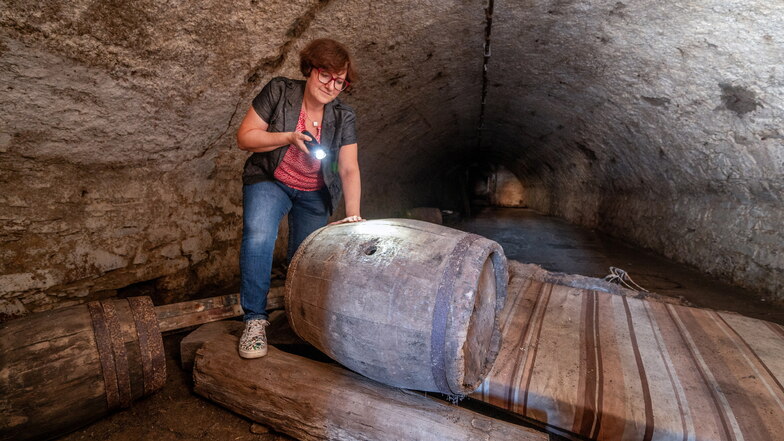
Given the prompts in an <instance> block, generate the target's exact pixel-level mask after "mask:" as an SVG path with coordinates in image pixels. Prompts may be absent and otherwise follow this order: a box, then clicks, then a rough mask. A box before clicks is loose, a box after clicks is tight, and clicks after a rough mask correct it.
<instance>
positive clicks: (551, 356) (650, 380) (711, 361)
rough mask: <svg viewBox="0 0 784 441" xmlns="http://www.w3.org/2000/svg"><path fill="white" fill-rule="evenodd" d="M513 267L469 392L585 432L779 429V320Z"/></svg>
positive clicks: (614, 435) (689, 436)
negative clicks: (491, 349) (497, 331)
mask: <svg viewBox="0 0 784 441" xmlns="http://www.w3.org/2000/svg"><path fill="white" fill-rule="evenodd" d="M510 272H511V276H512V277H511V280H510V284H509V291H508V297H507V305H506V307H505V310H504V314H503V315H502V324H501V325H502V333H503V337H504V341H503V346H502V348H501V352H500V353H499V356H498V358H497V360H496V363H495V365H494V367H493V370H492V371H491V373H490V375H489V376H488V377H487V379H486V380H485V382H484V383H483V384H482V386H481V387H480V388H479V389H477V391H476V392H475V393H474V394H473V395H472V397H474V398H477V399H480V400H482V401H485V402H488V403H490V404H492V405H494V406H498V407H501V408H504V409H508V410H510V411H512V412H515V413H518V414H520V415H523V416H525V417H528V418H532V419H535V420H538V421H540V422H542V423H545V424H546V425H548V426H551V427H554V428H559V429H562V430H565V431H569V432H572V433H575V434H578V435H582V436H584V437H587V438H591V439H599V440H684V441H686V440H728V441H729V440H735V441H740V440H747V441H752V440H759V441H763V440H764V441H769V440H779V439H781V440H784V388H783V387H782V383H784V328H782V327H781V326H779V325H777V324H773V323H769V322H765V321H762V320H757V319H752V318H748V317H744V316H741V315H738V314H734V313H726V312H716V311H711V310H706V309H697V308H691V307H687V306H681V305H677V304H672V303H665V302H659V301H655V300H647V299H640V298H634V297H633V296H627V295H621V294H618V293H607V292H601V291H596V290H589V289H584V288H575V287H570V286H565V285H560V284H554V283H548V282H547V281H546V280H547V278H545V277H541V273H542V271H541V270H540V271H539V272H532V271H530V266H524V265H520V264H516V263H514V264H512V265H510Z"/></svg>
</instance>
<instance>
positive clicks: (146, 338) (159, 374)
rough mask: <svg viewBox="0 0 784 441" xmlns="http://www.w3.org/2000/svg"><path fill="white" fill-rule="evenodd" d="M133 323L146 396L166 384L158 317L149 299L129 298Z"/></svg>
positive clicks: (164, 359)
mask: <svg viewBox="0 0 784 441" xmlns="http://www.w3.org/2000/svg"><path fill="white" fill-rule="evenodd" d="M128 303H129V304H130V305H131V314H132V315H133V322H134V324H135V325H136V335H137V337H138V342H139V353H140V354H141V359H142V373H143V374H144V394H145V395H148V394H151V393H153V392H155V391H156V390H158V389H160V388H162V387H163V385H164V383H166V358H165V357H164V352H163V339H162V338H161V332H160V330H159V329H158V317H157V315H156V314H155V307H154V306H153V304H152V300H150V298H149V297H129V298H128Z"/></svg>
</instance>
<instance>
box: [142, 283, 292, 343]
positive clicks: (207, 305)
mask: <svg viewBox="0 0 784 441" xmlns="http://www.w3.org/2000/svg"><path fill="white" fill-rule="evenodd" d="M283 295H284V290H283V286H278V287H272V288H270V291H269V294H268V295H267V311H276V310H279V309H283V308H284V301H283ZM155 314H156V315H157V316H158V327H159V328H160V330H161V332H166V331H172V330H175V329H181V328H187V327H189V326H196V325H201V324H204V323H209V322H214V321H217V320H224V319H227V318H232V317H237V316H240V315H242V314H243V312H242V307H241V306H240V295H239V294H238V293H237V294H228V295H225V296H217V297H210V298H207V299H199V300H192V301H189V302H180V303H173V304H170V305H161V306H156V307H155Z"/></svg>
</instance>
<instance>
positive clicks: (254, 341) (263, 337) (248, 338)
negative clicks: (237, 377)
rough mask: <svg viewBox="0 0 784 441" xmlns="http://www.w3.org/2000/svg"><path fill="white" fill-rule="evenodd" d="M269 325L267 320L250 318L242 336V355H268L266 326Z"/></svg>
mask: <svg viewBox="0 0 784 441" xmlns="http://www.w3.org/2000/svg"><path fill="white" fill-rule="evenodd" d="M267 325H269V322H268V321H266V320H260V319H257V320H248V321H247V322H245V331H244V332H243V333H242V337H240V357H242V358H259V357H263V356H265V355H267V334H266V333H265V332H264V328H266V327H267Z"/></svg>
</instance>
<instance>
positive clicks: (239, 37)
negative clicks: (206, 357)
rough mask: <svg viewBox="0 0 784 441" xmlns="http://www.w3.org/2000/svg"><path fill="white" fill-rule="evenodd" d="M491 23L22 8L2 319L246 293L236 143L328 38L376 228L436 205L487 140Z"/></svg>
mask: <svg viewBox="0 0 784 441" xmlns="http://www.w3.org/2000/svg"><path fill="white" fill-rule="evenodd" d="M484 8H485V5H484V4H483V3H482V2H481V1H474V0H471V1H459V2H458V1H442V0H439V1H427V2H416V3H411V2H402V1H374V2H365V1H359V0H356V1H354V0H345V1H344V0H332V1H329V0H321V1H313V0H298V1H281V0H277V1H276V0H273V1H264V2H260V1H258V0H247V1H244V2H231V3H226V2H220V1H214V0H206V1H198V2H190V1H173V2H158V1H154V0H143V1H138V2H121V1H107V0H100V1H98V0H74V1H72V2H66V3H62V2H61V3H57V2H48V1H28V0H24V1H22V0H19V1H15V0H8V1H6V2H4V6H3V7H2V8H1V9H0V26H1V27H0V87H1V88H2V91H3V93H2V94H1V95H0V106H1V107H2V109H3V112H2V116H0V170H1V172H0V173H1V175H0V176H1V177H0V213H2V214H0V314H2V317H8V316H15V315H23V314H26V313H28V312H32V311H39V310H44V309H49V308H52V307H54V306H66V305H69V304H75V303H81V302H84V301H87V300H90V299H94V298H104V297H110V296H115V295H120V296H124V295H135V294H151V295H153V298H154V300H155V301H156V303H163V302H171V301H176V300H182V299H184V298H185V297H187V296H189V295H209V294H212V293H215V292H217V291H218V290H225V289H227V288H231V287H232V286H234V287H236V283H237V276H238V267H237V260H238V250H239V238H240V234H241V183H240V172H241V169H242V164H243V162H244V160H245V158H246V157H247V154H246V153H245V152H242V151H240V150H238V149H237V148H236V144H235V140H234V136H235V132H236V128H237V126H238V125H239V122H240V120H241V118H242V116H243V115H244V114H245V112H246V111H247V109H248V107H249V105H250V101H251V99H252V98H253V96H255V94H256V93H257V92H258V91H259V90H260V89H261V87H262V86H263V85H264V84H265V83H266V82H267V81H268V80H269V79H271V78H272V77H274V76H279V75H284V76H290V77H297V78H299V77H300V76H301V75H300V74H299V73H298V68H297V66H298V55H297V54H298V52H299V50H300V49H301V48H302V47H303V46H304V45H305V44H306V43H307V42H308V41H310V40H312V39H313V38H318V37H324V36H329V37H332V38H335V39H337V40H340V41H342V42H344V43H345V44H347V45H348V46H349V47H350V48H351V49H352V50H353V52H354V54H355V56H356V58H357V64H358V68H359V71H360V74H361V77H362V80H361V81H360V82H358V83H357V87H356V89H355V90H354V91H353V92H351V93H347V94H344V95H345V96H344V97H343V99H344V101H346V102H348V103H349V104H351V105H353V106H354V107H355V108H356V109H357V112H358V130H359V139H360V141H359V143H360V164H361V167H362V173H363V193H364V197H363V204H364V205H363V214H364V215H365V216H366V217H379V216H395V215H399V214H400V213H403V212H404V210H405V209H406V208H409V207H414V206H419V205H433V204H436V203H437V202H438V198H439V197H440V194H439V193H440V192H439V191H437V189H439V188H441V187H442V184H441V182H440V180H441V179H442V178H443V177H444V176H445V174H446V173H445V170H443V169H442V168H441V167H440V165H441V164H442V163H443V161H444V159H445V158H448V157H449V156H450V155H457V156H458V157H459V156H464V155H465V152H466V150H467V149H468V148H473V147H475V145H476V142H477V140H476V137H475V134H476V126H477V124H478V118H479V109H480V106H479V101H480V98H479V97H480V93H481V86H480V84H481V75H482V73H481V67H482V64H481V51H482V35H483V32H484V23H485V21H484V20H485V11H484ZM447 135H448V136H447ZM447 139H448V141H447ZM447 147H448V148H447ZM447 151H450V152H451V153H447ZM433 170H435V171H433ZM340 214H341V213H337V214H336V215H340Z"/></svg>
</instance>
